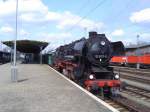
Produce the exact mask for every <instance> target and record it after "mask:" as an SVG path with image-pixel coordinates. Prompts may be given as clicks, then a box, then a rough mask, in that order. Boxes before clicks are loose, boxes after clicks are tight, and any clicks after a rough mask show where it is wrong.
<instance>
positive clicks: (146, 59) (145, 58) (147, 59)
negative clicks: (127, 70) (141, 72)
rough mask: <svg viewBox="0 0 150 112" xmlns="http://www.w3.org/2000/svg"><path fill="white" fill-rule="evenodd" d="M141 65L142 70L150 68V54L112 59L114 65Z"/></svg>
mask: <svg viewBox="0 0 150 112" xmlns="http://www.w3.org/2000/svg"><path fill="white" fill-rule="evenodd" d="M137 63H139V64H140V68H150V54H144V55H142V56H114V57H113V58H112V59H111V64H112V65H121V66H132V67H135V66H136V64H137Z"/></svg>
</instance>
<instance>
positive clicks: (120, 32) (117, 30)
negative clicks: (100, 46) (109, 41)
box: [111, 29, 124, 36]
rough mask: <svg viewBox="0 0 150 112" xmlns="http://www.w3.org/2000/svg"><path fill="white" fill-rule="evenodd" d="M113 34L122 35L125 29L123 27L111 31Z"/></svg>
mask: <svg viewBox="0 0 150 112" xmlns="http://www.w3.org/2000/svg"><path fill="white" fill-rule="evenodd" d="M111 35H112V36H122V35H124V31H123V30H122V29H116V30H115V31H113V32H112V33H111Z"/></svg>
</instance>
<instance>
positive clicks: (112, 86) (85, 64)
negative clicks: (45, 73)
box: [54, 32, 124, 95]
mask: <svg viewBox="0 0 150 112" xmlns="http://www.w3.org/2000/svg"><path fill="white" fill-rule="evenodd" d="M123 53H124V46H123V44H122V42H120V41H119V42H110V41H109V40H108V39H107V38H106V36H105V34H97V32H89V38H88V39H85V38H82V39H80V40H77V41H75V42H72V43H70V44H68V45H64V46H60V47H59V48H57V49H56V52H55V61H54V63H55V68H57V70H58V71H60V72H62V73H63V74H64V75H66V76H67V77H69V78H70V79H72V80H74V81H76V82H77V83H79V84H81V85H82V86H84V87H85V88H86V89H87V90H89V91H100V92H101V93H102V94H103V95H104V94H112V93H113V92H114V91H116V90H117V89H119V87H120V80H119V75H118V74H115V73H114V72H113V68H112V67H110V66H109V61H110V60H111V58H112V56H114V55H120V54H123Z"/></svg>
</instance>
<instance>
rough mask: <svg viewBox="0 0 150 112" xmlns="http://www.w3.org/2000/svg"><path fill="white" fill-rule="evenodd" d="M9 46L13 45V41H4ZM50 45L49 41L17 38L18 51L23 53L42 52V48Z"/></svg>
mask: <svg viewBox="0 0 150 112" xmlns="http://www.w3.org/2000/svg"><path fill="white" fill-rule="evenodd" d="M3 43H4V44H6V45H7V46H10V47H12V46H13V41H5V42H3ZM47 45H48V43H47V42H41V41H33V40H17V51H20V52H23V53H35V54H36V53H40V51H41V48H42V49H44V48H45V47H46V46H47Z"/></svg>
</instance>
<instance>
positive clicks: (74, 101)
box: [0, 64, 112, 112]
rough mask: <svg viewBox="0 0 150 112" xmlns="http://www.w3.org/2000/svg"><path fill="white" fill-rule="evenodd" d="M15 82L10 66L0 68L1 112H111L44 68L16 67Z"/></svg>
mask: <svg viewBox="0 0 150 112" xmlns="http://www.w3.org/2000/svg"><path fill="white" fill-rule="evenodd" d="M18 68H19V80H20V82H18V83H11V81H10V64H5V65H0V112H112V111H111V110H109V109H108V108H106V107H105V106H103V105H102V104H100V103H99V102H97V101H96V100H94V99H93V98H91V97H90V96H88V95H87V94H85V93H84V92H83V91H81V90H80V89H79V88H77V87H75V86H74V85H72V84H71V83H70V82H68V81H67V80H65V79H64V78H63V77H61V76H60V75H59V74H58V73H56V72H55V71H54V70H52V69H50V68H49V66H47V65H36V64H30V65H29V64H28V65H22V64H21V65H18Z"/></svg>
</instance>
